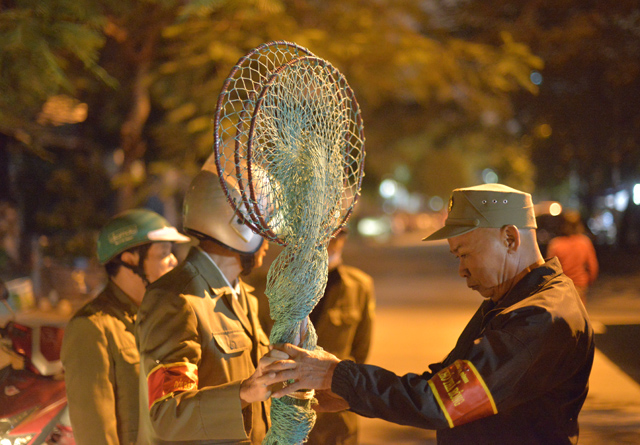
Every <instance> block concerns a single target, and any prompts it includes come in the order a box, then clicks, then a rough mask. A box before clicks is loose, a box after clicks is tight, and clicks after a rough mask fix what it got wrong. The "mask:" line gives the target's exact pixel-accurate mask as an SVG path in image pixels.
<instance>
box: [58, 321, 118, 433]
mask: <svg viewBox="0 0 640 445" xmlns="http://www.w3.org/2000/svg"><path fill="white" fill-rule="evenodd" d="M61 358H62V363H63V365H64V370H65V383H66V391H67V400H68V404H69V416H70V419H71V425H72V427H73V435H74V437H75V440H76V443H77V444H78V445H84V444H86V445H94V444H95V445H101V444H118V443H119V439H118V432H117V420H116V407H115V397H114V392H113V383H114V382H113V380H112V377H113V373H112V370H111V362H110V360H109V353H108V349H107V339H106V337H105V335H104V332H103V330H102V329H101V328H100V327H99V326H97V325H96V324H95V323H94V322H93V321H92V320H91V319H89V318H87V317H77V318H74V319H72V320H71V321H70V322H69V324H68V325H67V327H66V328H65V336H64V341H63V344H62V352H61Z"/></svg>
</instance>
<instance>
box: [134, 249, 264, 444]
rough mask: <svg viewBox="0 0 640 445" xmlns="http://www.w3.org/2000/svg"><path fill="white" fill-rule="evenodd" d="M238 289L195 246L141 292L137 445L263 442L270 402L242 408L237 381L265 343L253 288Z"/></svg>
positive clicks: (253, 364)
mask: <svg viewBox="0 0 640 445" xmlns="http://www.w3.org/2000/svg"><path fill="white" fill-rule="evenodd" d="M239 290H240V292H239V293H238V295H237V297H238V298H236V297H235V296H234V294H233V291H232V290H231V288H230V287H229V286H228V284H227V281H226V279H225V278H224V276H223V275H222V273H221V272H220V270H219V269H218V267H217V266H216V265H215V263H214V262H213V261H212V260H211V258H210V257H209V256H208V255H207V254H206V253H204V252H203V251H202V250H200V249H199V248H197V247H196V248H192V249H191V251H190V252H189V255H188V256H187V258H186V260H185V261H184V262H183V263H182V264H180V265H179V266H178V267H176V268H175V269H173V270H172V271H170V272H168V273H167V274H165V275H163V276H162V277H161V278H159V279H158V280H156V281H155V282H153V283H152V284H151V285H150V286H149V287H148V288H147V292H146V294H145V297H144V299H143V301H142V305H141V306H140V309H139V312H138V319H137V322H136V341H137V345H138V349H139V351H140V390H141V393H140V422H141V423H140V434H139V443H141V444H145V445H146V444H151V443H153V444H164V443H180V444H183V443H198V444H203V443H249V442H251V443H254V444H259V443H261V442H262V439H263V438H264V436H265V434H266V431H267V428H268V412H269V411H268V408H269V401H267V402H256V403H253V404H252V405H250V406H248V407H247V408H245V409H244V410H243V409H242V407H241V401H240V384H241V382H242V380H244V379H246V378H248V377H250V376H251V374H253V372H254V371H255V369H256V366H257V363H258V360H259V359H260V357H262V355H264V354H265V353H267V352H268V350H269V348H268V344H269V340H268V338H267V336H266V335H265V333H264V331H263V330H262V327H261V326H260V323H259V321H258V317H257V313H258V310H257V304H258V303H257V300H256V298H255V297H254V296H252V295H250V294H249V292H250V291H251V290H252V288H250V287H249V286H247V285H246V284H244V283H243V282H242V281H240V284H239Z"/></svg>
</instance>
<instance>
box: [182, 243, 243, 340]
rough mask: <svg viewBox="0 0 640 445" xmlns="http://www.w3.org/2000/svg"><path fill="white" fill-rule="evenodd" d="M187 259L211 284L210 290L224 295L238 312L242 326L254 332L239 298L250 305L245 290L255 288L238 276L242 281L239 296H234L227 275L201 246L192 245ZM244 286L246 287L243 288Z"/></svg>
mask: <svg viewBox="0 0 640 445" xmlns="http://www.w3.org/2000/svg"><path fill="white" fill-rule="evenodd" d="M185 261H186V262H189V263H190V264H191V265H192V266H193V267H195V268H196V269H197V270H198V273H199V274H200V276H201V277H202V278H203V279H204V280H205V281H206V282H207V284H208V285H209V292H210V293H211V294H213V295H215V296H216V297H217V296H221V295H222V296H223V298H224V299H225V302H226V303H227V305H228V306H229V307H230V308H231V309H232V310H233V312H234V313H235V314H236V316H237V317H238V320H240V323H242V326H243V327H244V328H245V329H246V330H247V331H248V332H253V328H252V326H251V322H250V321H249V318H248V317H247V314H246V312H245V311H244V310H243V309H242V306H241V305H240V303H239V301H238V299H240V298H242V299H244V301H245V302H246V304H247V306H248V304H249V303H248V301H247V295H246V292H245V290H246V291H249V292H250V291H252V290H253V288H252V287H251V286H248V285H246V284H244V282H242V280H240V279H239V278H238V281H239V282H240V286H239V287H240V292H239V294H238V298H234V296H233V292H234V291H233V290H232V289H231V287H230V286H229V285H228V284H227V279H226V277H225V276H224V275H223V274H222V272H221V271H220V269H219V268H218V266H217V265H216V264H215V262H214V261H213V260H212V259H211V257H210V256H209V255H207V253H206V252H204V251H203V250H202V249H200V248H199V247H192V248H191V250H190V251H189V255H187V259H186V260H185ZM243 287H245V288H246V289H243Z"/></svg>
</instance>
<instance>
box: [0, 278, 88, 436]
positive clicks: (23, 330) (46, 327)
mask: <svg viewBox="0 0 640 445" xmlns="http://www.w3.org/2000/svg"><path fill="white" fill-rule="evenodd" d="M9 284H10V282H7V286H5V285H4V283H2V281H0V294H1V295H0V299H1V300H2V304H0V326H2V327H0V337H1V338H0V445H37V444H61V445H75V441H74V439H73V432H72V430H71V424H70V422H69V415H68V410H67V398H66V394H65V384H64V379H63V377H62V363H61V361H60V348H61V345H62V337H63V334H64V326H65V324H66V321H67V317H65V316H61V315H58V314H56V313H55V312H53V311H41V310H37V309H30V310H24V311H14V309H13V308H12V307H11V305H10V304H9V302H8V300H9V291H8V289H7V288H8V287H10V286H9Z"/></svg>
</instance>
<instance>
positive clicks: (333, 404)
mask: <svg viewBox="0 0 640 445" xmlns="http://www.w3.org/2000/svg"><path fill="white" fill-rule="evenodd" d="M316 400H317V401H318V404H317V405H313V409H314V410H316V411H317V412H319V413H336V412H338V411H344V410H345V409H349V404H348V403H347V401H346V400H345V399H343V398H342V397H340V396H339V395H338V394H336V393H334V392H331V390H323V391H316Z"/></svg>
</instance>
